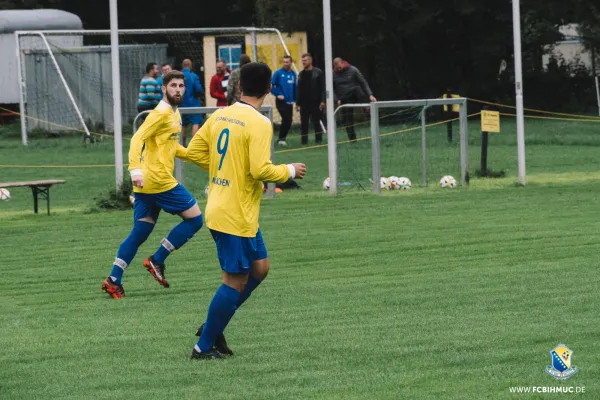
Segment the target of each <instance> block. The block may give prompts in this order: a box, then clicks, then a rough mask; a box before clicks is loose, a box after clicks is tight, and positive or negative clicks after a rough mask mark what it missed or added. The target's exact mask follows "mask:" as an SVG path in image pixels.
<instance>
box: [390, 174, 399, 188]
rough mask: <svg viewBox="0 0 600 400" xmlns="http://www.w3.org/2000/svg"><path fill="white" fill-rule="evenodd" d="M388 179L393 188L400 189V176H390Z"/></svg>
mask: <svg viewBox="0 0 600 400" xmlns="http://www.w3.org/2000/svg"><path fill="white" fill-rule="evenodd" d="M388 180H389V181H390V187H391V188H392V189H394V190H397V189H400V178H398V177H397V176H390V177H389V178H388Z"/></svg>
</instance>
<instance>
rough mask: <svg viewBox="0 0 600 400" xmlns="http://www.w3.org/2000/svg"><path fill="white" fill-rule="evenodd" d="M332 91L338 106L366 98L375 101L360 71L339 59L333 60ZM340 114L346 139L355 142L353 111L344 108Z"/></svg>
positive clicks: (358, 101)
mask: <svg viewBox="0 0 600 400" xmlns="http://www.w3.org/2000/svg"><path fill="white" fill-rule="evenodd" d="M333 91H334V92H335V97H336V98H337V101H338V104H339V105H342V104H353V103H360V102H363V101H366V97H367V96H368V98H369V100H370V101H371V102H374V101H377V99H376V98H375V97H374V96H373V92H372V91H371V88H370V87H369V84H368V83H367V81H366V80H365V77H364V76H363V75H362V74H361V73H360V71H359V70H358V69H357V68H356V67H354V66H352V65H350V64H348V62H346V61H344V60H343V59H341V58H340V57H337V58H336V59H334V60H333ZM341 112H342V123H343V124H344V125H345V126H346V133H347V134H348V139H349V140H350V141H352V142H355V141H356V131H355V130H354V126H353V125H354V109H353V108H345V109H342V111H341Z"/></svg>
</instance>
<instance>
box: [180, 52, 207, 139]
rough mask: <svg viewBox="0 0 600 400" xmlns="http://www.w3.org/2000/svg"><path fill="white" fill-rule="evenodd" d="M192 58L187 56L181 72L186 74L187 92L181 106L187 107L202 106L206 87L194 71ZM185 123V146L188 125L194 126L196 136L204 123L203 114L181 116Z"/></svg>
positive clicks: (183, 131) (183, 132)
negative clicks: (201, 97) (204, 87)
mask: <svg viewBox="0 0 600 400" xmlns="http://www.w3.org/2000/svg"><path fill="white" fill-rule="evenodd" d="M192 66H193V64H192V60H190V59H189V58H186V59H185V60H183V62H182V63H181V68H182V69H181V72H183V75H184V76H185V93H184V94H183V102H182V103H181V106H179V108H185V107H200V96H202V94H203V93H204V89H203V88H202V85H201V84H200V78H199V77H198V75H196V73H194V72H192ZM181 120H182V123H183V130H182V137H183V145H184V146H185V143H186V142H185V139H186V133H187V127H188V126H190V125H191V126H192V135H191V137H194V135H195V134H196V132H198V129H199V128H200V125H202V115H201V114H187V115H182V117H181Z"/></svg>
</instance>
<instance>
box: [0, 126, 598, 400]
mask: <svg viewBox="0 0 600 400" xmlns="http://www.w3.org/2000/svg"><path fill="white" fill-rule="evenodd" d="M577 126H578V127H581V129H578V130H577V131H576V132H573V130H572V126H571V125H569V126H568V127H567V128H568V129H567V128H564V129H563V128H561V129H563V130H564V134H563V135H559V134H558V133H556V132H554V131H552V129H555V128H556V127H557V125H551V124H539V125H537V126H536V127H537V129H531V131H533V132H532V133H531V135H530V136H528V142H529V143H528V144H529V145H528V166H529V173H530V175H529V182H530V185H528V186H527V187H517V186H515V185H514V182H515V181H516V180H515V170H516V162H515V160H516V148H515V146H514V141H513V139H512V137H511V135H512V133H511V132H510V129H511V127H510V125H509V124H503V128H504V129H505V132H504V133H502V134H500V135H498V136H496V135H494V136H493V137H492V138H491V147H490V155H493V156H491V157H490V167H491V168H493V169H497V170H499V169H506V170H507V173H508V176H507V177H506V178H504V179H475V180H473V181H472V184H471V187H470V188H468V189H467V188H459V189H456V190H453V191H452V190H442V189H439V188H436V187H430V188H418V187H415V188H414V189H413V190H411V191H408V192H389V193H384V194H383V195H382V196H374V195H372V194H370V193H368V192H362V191H359V190H353V191H344V192H343V195H342V196H341V197H339V198H331V197H329V196H327V195H326V194H325V193H323V192H322V190H320V189H319V187H320V182H321V181H322V179H323V177H324V176H326V165H327V162H326V158H325V157H324V156H323V155H324V153H326V150H323V149H314V150H305V151H299V152H289V153H279V154H277V160H278V161H279V162H288V161H290V160H292V159H293V160H306V161H307V164H308V166H309V174H310V175H309V179H307V181H306V183H304V187H305V190H303V191H300V192H285V193H284V194H283V195H281V196H279V197H278V198H277V199H276V200H274V201H265V202H264V203H263V208H262V214H261V226H262V229H263V231H264V235H265V240H266V242H267V245H268V248H269V251H270V258H271V262H272V270H271V273H270V275H269V277H268V279H267V281H266V282H265V283H264V284H263V285H262V286H261V287H260V288H259V289H258V290H257V291H256V292H255V294H253V296H252V297H251V298H250V300H249V301H248V302H247V303H246V304H245V305H244V307H243V308H241V309H240V311H239V312H238V313H237V314H236V316H235V317H234V319H233V321H232V323H231V325H230V327H229V328H228V330H227V331H226V333H227V338H228V341H229V343H230V345H231V347H232V348H233V349H234V351H235V352H236V355H235V356H234V357H233V358H231V359H228V360H226V361H223V362H192V361H190V360H188V357H189V353H190V352H191V348H192V346H193V345H194V343H195V340H196V339H195V337H194V333H195V330H196V328H197V327H198V325H199V324H200V323H201V322H202V321H203V319H204V317H205V314H206V309H207V306H208V304H209V302H210V299H211V297H212V295H213V293H214V291H215V290H216V288H217V287H218V285H219V279H220V272H219V268H218V265H217V262H216V254H215V249H214V244H213V243H212V240H211V239H210V235H209V234H208V231H207V230H206V229H203V230H202V231H200V233H199V234H198V235H197V236H196V237H195V238H194V239H193V240H192V241H191V242H190V243H188V244H187V245H186V247H184V248H183V249H182V250H180V251H178V252H177V253H175V254H174V255H173V256H172V257H171V258H170V259H169V262H168V264H169V269H168V271H169V274H168V275H169V282H170V283H171V288H170V289H168V290H165V289H162V288H161V287H160V286H158V285H157V284H156V282H154V281H153V280H152V278H151V277H150V276H149V275H148V274H147V272H145V271H144V270H143V268H141V265H140V263H141V259H142V257H143V256H145V255H148V254H150V253H151V252H153V251H154V249H155V247H156V246H157V245H158V242H159V240H160V239H161V238H162V237H163V236H164V235H165V234H166V233H167V232H168V231H169V229H170V228H171V227H172V226H173V225H174V224H175V223H176V222H177V218H176V217H172V216H169V215H166V214H165V215H163V216H161V219H160V222H159V224H158V226H157V228H156V230H155V232H154V233H153V235H152V236H151V238H150V240H149V241H148V242H147V243H146V244H144V245H143V246H142V248H141V249H140V252H139V255H138V257H137V258H136V260H135V261H134V265H133V266H132V267H131V268H130V269H129V270H128V271H127V273H126V276H125V280H124V283H125V287H126V290H127V294H128V298H127V299H124V300H123V301H113V300H111V299H109V298H107V296H106V295H105V294H103V293H102V292H101V291H100V284H101V281H102V279H103V278H104V277H105V276H106V274H107V273H108V271H109V270H110V265H111V262H112V260H113V258H114V255H115V252H116V249H117V248H118V246H119V244H120V242H121V240H122V239H123V238H124V237H125V236H126V235H127V233H128V231H129V229H130V225H131V212H112V213H87V212H86V211H87V210H89V208H90V207H91V206H92V205H93V197H94V196H97V195H99V194H102V193H104V192H106V191H107V190H108V188H109V187H110V186H111V184H112V181H113V179H114V169H112V168H97V169H81V168H74V169H23V168H0V173H1V176H2V178H1V179H0V180H1V181H14V180H21V179H42V178H64V179H67V181H68V182H67V184H66V185H64V186H60V187H56V188H54V189H52V196H53V213H52V215H51V216H50V217H48V216H45V215H43V214H42V215H33V213H32V212H31V199H30V197H31V194H30V193H29V192H28V191H27V190H26V189H13V190H12V195H13V197H12V199H11V200H10V201H7V202H0V232H1V236H0V237H1V238H2V242H3V243H2V248H3V252H2V255H3V257H2V276H3V285H2V287H1V288H0V304H1V307H0V316H1V318H2V324H0V348H2V352H0V398H2V399H5V398H6V399H37V398H40V399H49V398H51V399H55V398H60V399H98V398H114V399H163V398H177V399H199V398H202V399H220V398H257V399H258V398H260V399H282V398H285V399H288V398H290V399H291V398H297V399H307V398H308V399H312V398H314V399H317V398H318V399H322V398H327V399H330V398H331V399H341V398H344V399H345V398H356V399H366V398H368V399H383V398H389V399H392V398H393V399H397V398H402V399H481V398H485V399H499V398H500V399H501V398H514V397H517V398H519V396H518V395H514V394H510V393H509V387H511V386H585V387H586V395H584V396H583V397H587V398H598V393H600V383H598V379H597V376H598V374H599V373H600V368H599V365H600V354H599V353H598V351H597V348H598V329H597V328H598V326H599V325H600V316H599V315H598V309H599V307H600V302H599V300H598V296H597V284H598V281H599V280H600V272H599V271H598V268H597V259H598V251H599V250H600V248H599V246H598V232H599V231H600V222H599V221H600V209H599V208H598V207H597V202H598V200H597V197H598V190H599V189H600V184H599V183H598V180H599V179H600V174H599V173H598V171H600V168H599V167H600V165H598V163H600V161H598V157H597V155H598V147H597V143H596V141H597V139H596V138H597V136H595V134H594V129H595V126H596V125H593V126H592V127H590V128H588V125H583V124H577ZM386 129H387V128H386ZM390 129H391V128H390ZM474 130H475V127H472V136H471V137H472V146H471V157H472V158H471V161H472V168H473V169H474V167H473V165H475V164H476V162H477V159H478V155H477V145H476V143H477V136H476V135H475V134H474ZM388 132H389V131H388ZM444 132H445V131H444V130H443V129H442V130H441V133H440V136H441V135H443V134H445V133H444ZM2 133H3V132H2V131H0V152H1V153H2V160H1V162H0V164H36V165H59V164H71V165H76V164H92V163H93V164H104V163H108V164H110V163H111V162H112V154H111V152H112V146H111V144H110V143H109V142H103V143H99V144H97V145H95V146H92V147H88V148H84V147H82V146H80V145H79V142H78V140H76V139H52V140H51V139H37V140H35V141H32V144H31V146H30V147H29V148H23V147H21V146H20V145H19V143H18V141H17V140H16V139H14V138H12V137H11V136H10V135H4V136H3V135H2ZM417 134H418V132H417ZM434 135H435V134H434V133H432V134H431V136H432V137H435V136H434ZM548 135H550V136H548ZM7 137H8V138H7ZM559 139H560V140H559ZM415 144H416V142H415ZM397 145H398V146H399V147H398V148H399V149H403V150H402V151H403V152H404V153H403V154H408V152H409V150H414V151H417V152H418V147H415V146H408V145H405V146H404V147H401V144H397ZM295 146H297V143H296V139H295V138H292V147H295ZM361 146H363V145H362V144H359V145H357V147H355V148H351V149H349V150H348V151H349V152H350V151H352V152H355V155H354V158H352V157H350V158H348V160H349V161H350V160H352V159H354V160H355V161H361V160H366V159H368V157H367V154H364V153H365V152H367V151H368V148H367V146H366V145H364V148H362V147H361ZM340 147H342V146H340ZM361 148H362V149H363V150H364V151H362V152H360V151H359V149H361ZM432 148H433V150H432V152H435V153H436V154H438V156H437V157H438V160H440V165H432V170H433V171H434V173H437V171H442V170H445V168H447V167H446V166H445V165H441V164H443V161H444V160H445V159H446V158H447V159H450V158H452V157H454V155H452V154H450V150H447V149H448V148H449V147H448V146H447V145H445V144H442V143H438V144H437V145H436V143H435V142H434V143H433V145H432ZM342 150H344V151H345V149H340V154H341V153H342ZM386 154H388V159H393V158H394V157H393V156H392V153H391V152H389V153H386ZM360 157H362V158H360ZM355 169H356V170H357V171H361V172H360V173H361V174H363V175H366V174H365V173H364V171H365V170H368V169H369V166H368V165H367V166H366V167H365V168H355ZM197 171H198V170H197V169H196V168H194V167H193V166H189V167H188V168H186V185H187V186H189V187H190V188H191V190H192V191H193V192H194V193H195V194H196V195H197V196H198V198H201V197H202V196H201V191H202V189H203V188H204V183H205V182H206V176H205V175H202V174H201V173H199V172H197ZM407 175H408V174H407ZM417 176H418V175H417ZM411 178H412V179H413V182H415V181H418V177H413V176H412V175H411ZM202 202H203V201H202ZM202 205H203V204H202ZM559 343H565V344H567V345H568V346H569V347H571V348H572V349H573V350H574V358H573V364H574V365H576V366H577V367H578V368H579V369H580V371H579V372H578V373H577V374H576V375H575V376H573V377H572V378H571V379H569V380H568V381H567V382H559V381H556V380H555V379H554V378H552V377H550V376H549V375H548V374H546V372H545V371H544V369H545V367H546V365H548V364H549V363H550V355H549V351H550V350H551V349H552V348H553V347H554V346H556V345H557V344H559ZM522 397H523V398H544V397H542V396H537V397H535V396H533V395H529V396H522ZM547 397H556V396H547Z"/></svg>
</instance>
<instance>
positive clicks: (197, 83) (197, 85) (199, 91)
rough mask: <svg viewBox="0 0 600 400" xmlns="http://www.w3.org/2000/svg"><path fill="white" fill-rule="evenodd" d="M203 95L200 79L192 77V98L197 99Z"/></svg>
mask: <svg viewBox="0 0 600 400" xmlns="http://www.w3.org/2000/svg"><path fill="white" fill-rule="evenodd" d="M202 93H204V88H203V87H202V84H201V83H200V78H198V76H194V97H196V98H199V97H200V96H202Z"/></svg>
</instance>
